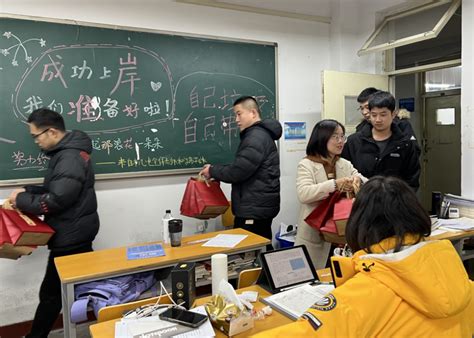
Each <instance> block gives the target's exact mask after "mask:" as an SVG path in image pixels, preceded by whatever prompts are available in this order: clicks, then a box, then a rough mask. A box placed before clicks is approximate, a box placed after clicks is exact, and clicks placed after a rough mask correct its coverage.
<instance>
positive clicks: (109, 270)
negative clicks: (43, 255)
mask: <svg viewBox="0 0 474 338" xmlns="http://www.w3.org/2000/svg"><path fill="white" fill-rule="evenodd" d="M217 234H236V235H247V236H248V237H247V238H245V239H244V240H243V241H242V242H240V243H239V244H238V245H237V246H236V247H235V248H210V247H203V246H202V244H203V242H200V243H190V242H194V241H198V240H202V239H206V238H211V237H214V236H216V235H217ZM182 243H183V244H182V246H181V247H175V248H174V247H170V246H169V245H166V244H165V245H163V248H164V250H165V254H166V255H165V256H162V257H154V258H146V259H135V260H128V259H127V253H126V252H127V247H120V248H112V249H105V250H98V251H94V252H88V253H83V254H77V255H70V256H64V257H58V258H56V259H55V260H54V262H55V264H56V269H57V270H58V274H59V278H60V280H61V289H62V305H63V325H64V337H66V338H75V337H76V325H75V324H74V323H71V320H70V319H71V306H72V303H73V302H74V287H75V285H76V284H80V283H85V282H90V281H95V280H99V279H104V278H110V277H116V276H123V275H128V274H131V273H136V272H143V271H150V270H159V269H162V268H167V267H172V266H175V265H176V263H178V262H182V261H187V262H197V261H203V260H208V259H210V257H211V256H212V255H214V254H216V253H226V254H238V253H243V252H248V251H256V252H257V253H258V252H260V251H262V250H264V249H265V246H266V245H267V244H270V240H268V239H266V238H264V237H261V236H258V235H255V234H253V233H251V232H248V231H246V230H243V229H231V230H224V231H217V232H210V233H206V234H199V235H195V236H189V237H184V238H183V240H182Z"/></svg>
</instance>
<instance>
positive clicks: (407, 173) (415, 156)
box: [403, 141, 421, 192]
mask: <svg viewBox="0 0 474 338" xmlns="http://www.w3.org/2000/svg"><path fill="white" fill-rule="evenodd" d="M407 144H408V146H407V158H406V164H405V170H404V171H403V179H404V180H405V181H406V182H407V183H408V185H409V186H410V187H412V188H413V190H415V192H416V191H417V190H418V188H419V187H420V172H421V166H420V156H419V155H420V153H419V151H418V145H417V144H416V143H415V142H413V141H409V142H408V143H407Z"/></svg>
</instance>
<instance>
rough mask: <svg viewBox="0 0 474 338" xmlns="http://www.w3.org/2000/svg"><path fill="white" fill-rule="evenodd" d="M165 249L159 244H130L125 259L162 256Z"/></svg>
mask: <svg viewBox="0 0 474 338" xmlns="http://www.w3.org/2000/svg"><path fill="white" fill-rule="evenodd" d="M164 255H165V251H164V250H163V247H162V246H161V244H149V245H140V246H132V247H129V248H127V259H141V258H151V257H159V256H164Z"/></svg>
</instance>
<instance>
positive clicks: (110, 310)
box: [97, 295, 171, 323]
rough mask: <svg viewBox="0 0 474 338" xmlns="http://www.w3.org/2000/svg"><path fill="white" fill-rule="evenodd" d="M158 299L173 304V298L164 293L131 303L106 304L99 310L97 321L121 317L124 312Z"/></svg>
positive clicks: (162, 302)
mask: <svg viewBox="0 0 474 338" xmlns="http://www.w3.org/2000/svg"><path fill="white" fill-rule="evenodd" d="M158 300H159V302H158V303H159V304H171V300H170V299H169V298H168V296H166V295H164V296H161V298H160V297H159V296H158V297H152V298H146V299H140V300H136V301H134V302H130V303H124V304H117V305H111V306H105V307H103V308H102V309H100V310H99V314H98V316H97V322H98V323H100V322H105V321H108V320H111V319H117V318H121V317H122V316H123V314H124V313H125V312H127V311H130V310H134V309H136V308H138V307H140V306H143V305H148V304H155V303H156V302H157V301H158Z"/></svg>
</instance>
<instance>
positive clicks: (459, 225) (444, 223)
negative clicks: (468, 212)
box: [438, 217, 474, 231]
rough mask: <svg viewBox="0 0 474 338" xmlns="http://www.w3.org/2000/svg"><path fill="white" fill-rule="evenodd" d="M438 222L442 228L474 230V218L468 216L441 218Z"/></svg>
mask: <svg viewBox="0 0 474 338" xmlns="http://www.w3.org/2000/svg"><path fill="white" fill-rule="evenodd" d="M438 224H439V227H440V228H441V227H442V228H449V229H453V230H464V231H469V230H474V220H472V219H470V218H467V217H461V218H450V219H439V220H438Z"/></svg>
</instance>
